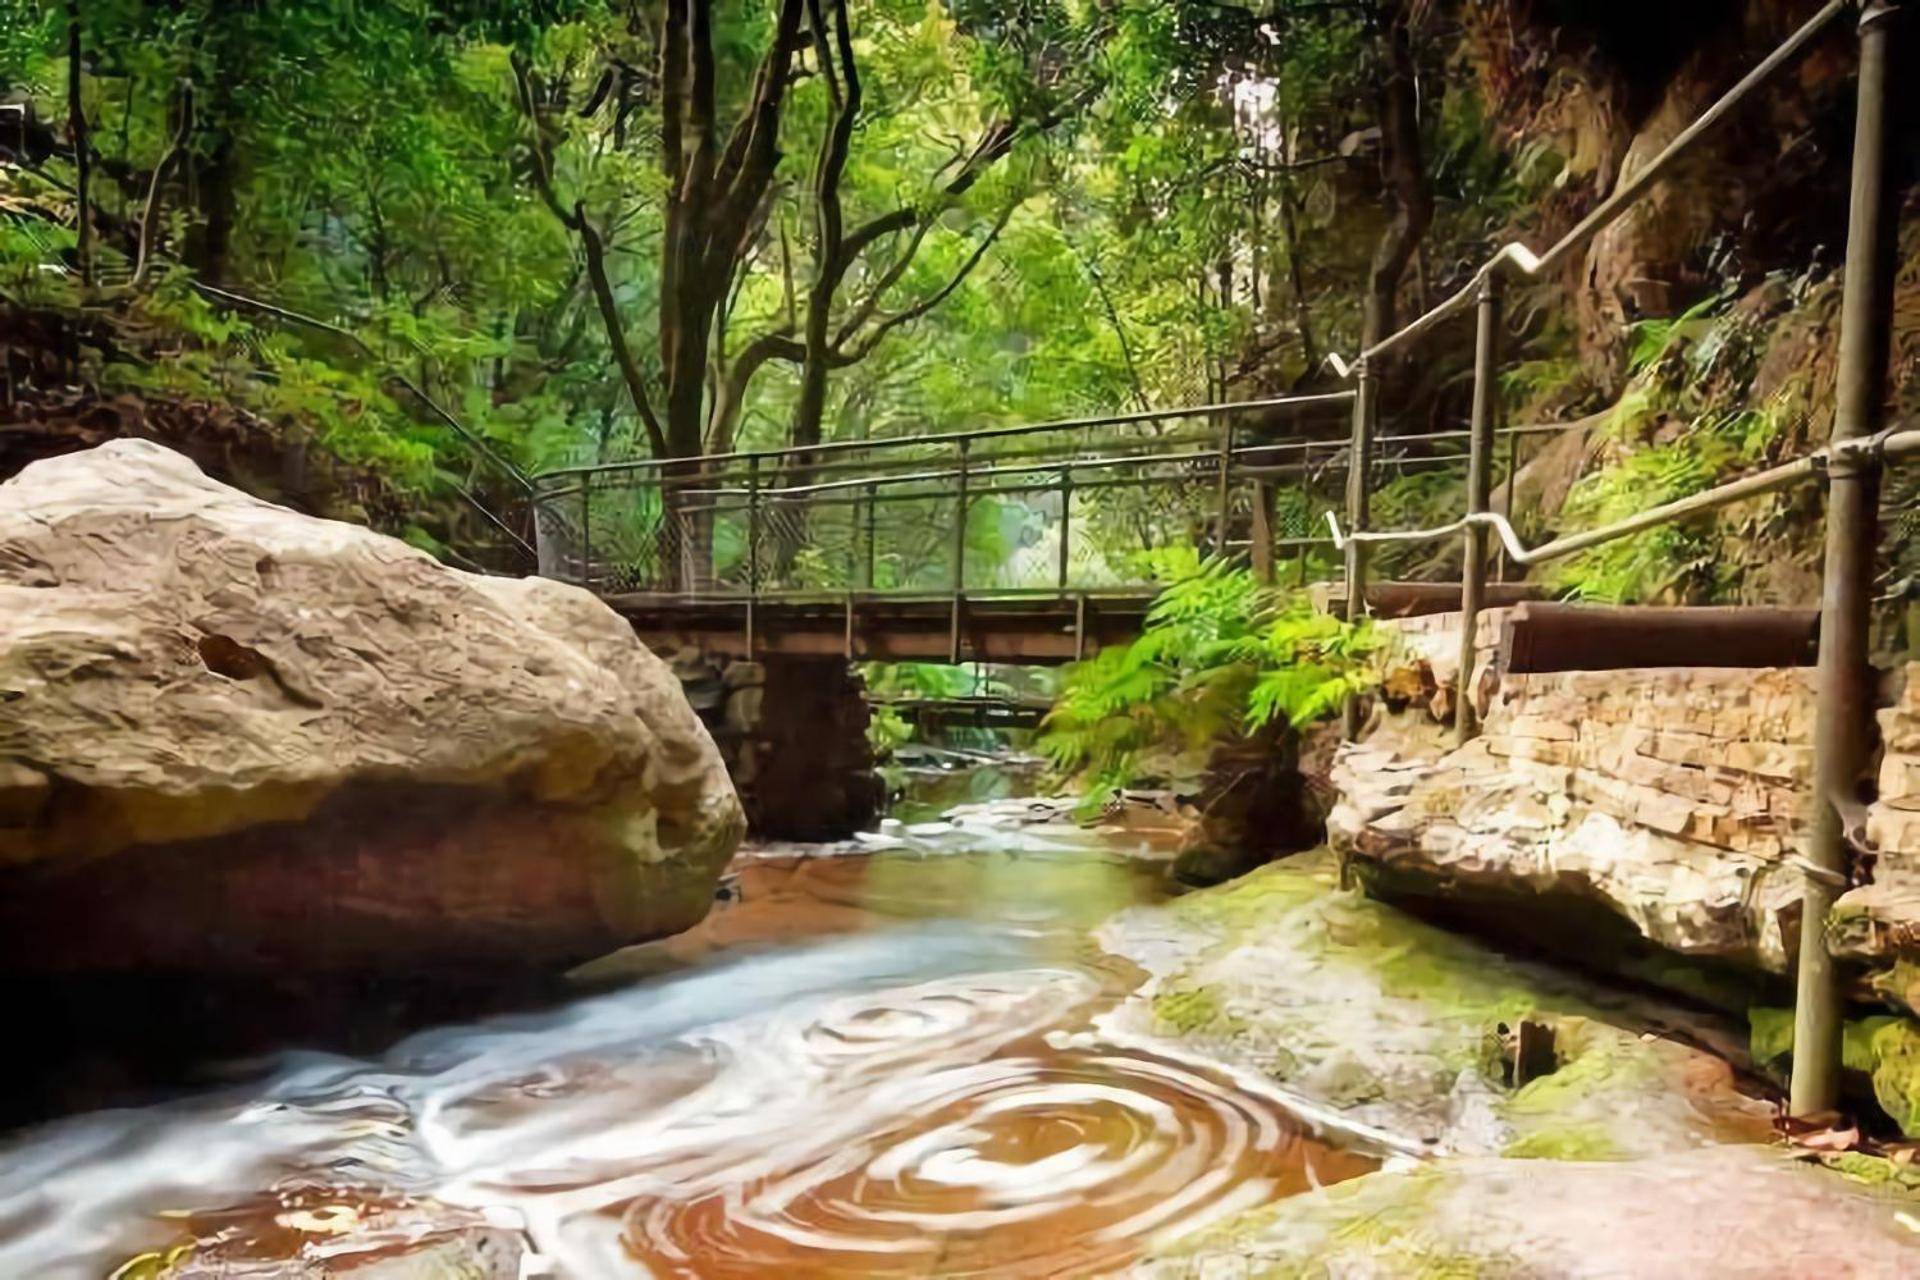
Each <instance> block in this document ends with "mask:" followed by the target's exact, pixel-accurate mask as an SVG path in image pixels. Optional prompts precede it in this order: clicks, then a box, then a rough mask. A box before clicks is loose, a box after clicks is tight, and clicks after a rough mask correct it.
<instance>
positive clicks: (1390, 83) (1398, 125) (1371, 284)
mask: <svg viewBox="0 0 1920 1280" xmlns="http://www.w3.org/2000/svg"><path fill="white" fill-rule="evenodd" d="M1383 17H1384V21H1385V28H1384V30H1383V31H1382V43H1383V45H1384V50H1383V52H1384V54H1385V70H1384V75H1383V77H1382V80H1381V84H1380V94H1379V103H1380V106H1379V110H1380V139H1381V146H1382V149H1383V153H1384V154H1383V157H1382V160H1383V163H1384V165H1385V170H1386V179H1387V185H1388V189H1389V191H1390V193H1391V195H1392V197H1393V205H1394V212H1393V219H1392V221H1390V222H1389V223H1388V224H1387V229H1386V232H1385V233H1384V234H1383V235H1382V236H1381V237H1380V245H1379V248H1378V249H1377V250H1375V252H1374V255H1373V267H1372V270H1371V272H1370V273H1369V275H1368V278H1367V299H1366V316H1365V321H1364V326H1363V332H1362V344H1363V345H1364V346H1368V347H1371V346H1373V345H1374V344H1375V343H1377V342H1379V341H1380V340H1381V339H1382V338H1385V337H1387V336H1388V335H1389V334H1391V333H1392V332H1393V331H1394V330H1395V328H1396V327H1397V326H1398V313H1399V309H1398V302H1397V300H1398V295H1399V292H1400V283H1401V281H1402V280H1403V279H1404V278H1405V276H1406V272H1407V266H1408V264H1409V263H1411V262H1412V261H1413V255H1414V253H1415V251H1416V250H1418V249H1419V247H1420V241H1421V239H1422V238H1423V237H1424V236H1425V235H1426V233H1427V227H1428V226H1429V225H1430V224H1431V223H1432V221H1433V189H1432V187H1431V185H1430V184H1429V182H1428V180H1427V168H1426V162H1425V160H1424V158H1423V157H1422V155H1421V149H1420V100H1419V83H1418V69H1417V68H1416V66H1415V64H1414V59H1413V39H1412V33H1411V32H1410V31H1409V29H1408V21H1409V15H1408V6H1407V0H1392V2H1391V3H1389V4H1387V5H1386V6H1384V8H1383Z"/></svg>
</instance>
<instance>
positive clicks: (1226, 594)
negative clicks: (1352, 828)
mask: <svg viewBox="0 0 1920 1280" xmlns="http://www.w3.org/2000/svg"><path fill="white" fill-rule="evenodd" d="M1155 559H1156V565H1155V567H1156V569H1157V571H1158V573H1159V576H1160V577H1161V578H1162V579H1163V580H1165V582H1166V586H1165V587H1164V588H1163V589H1162V591H1161V593H1160V595H1159V596H1158V597H1157V598H1156V599H1155V601H1154V603H1153V607H1152V609H1151V611H1150V612H1149V613H1148V615H1147V623H1146V627H1145V629H1144V630H1143V632H1142V633H1141V635H1140V637H1139V638H1138V639H1137V640H1135V641H1134V642H1133V643H1131V644H1127V645H1116V646H1114V647H1112V648H1108V649H1103V650H1101V651H1100V653H1098V654H1097V655H1095V656H1094V657H1093V658H1091V659H1089V660H1088V661H1086V662H1083V663H1080V664H1078V665H1076V666H1074V667H1071V668H1069V669H1068V671H1067V675H1066V679H1065V681H1064V684H1063V686H1062V689H1061V693H1060V698H1059V701H1058V702H1057V703H1056V704H1055V706H1054V709H1053V711H1052V712H1051V714H1049V715H1048V717H1047V719H1046V722H1045V724H1044V725H1043V726H1042V733H1041V735H1040V738H1039V740H1038V746H1039V749H1040V750H1041V752H1042V753H1043V754H1044V755H1045V756H1046V757H1047V759H1048V760H1049V761H1050V762H1051V763H1052V764H1053V766H1054V767H1055V768H1056V769H1058V770H1060V771H1061V772H1062V773H1068V774H1074V775H1078V776H1079V777H1081V778H1082V779H1083V781H1084V782H1085V784H1086V785H1085V791H1086V794H1087V796H1088V797H1089V798H1090V799H1092V800H1096V801H1097V800H1101V799H1104V798H1105V797H1107V796H1109V795H1111V794H1112V793H1113V791H1114V789H1115V788H1117V787H1123V786H1126V785H1127V784H1128V783H1129V782H1131V781H1132V780H1133V779H1134V778H1135V777H1137V776H1138V773H1139V768H1138V765H1139V761H1140V757H1141V755H1142V754H1143V753H1145V752H1147V751H1149V750H1153V749H1157V748H1161V747H1164V746H1166V745H1167V744H1168V743H1169V742H1176V743H1177V742H1184V743H1185V744H1186V745H1188V746H1190V747H1200V746H1204V745H1205V744H1206V743H1208V742H1211V741H1213V740H1215V739H1218V738H1222V737H1230V736H1233V735H1241V734H1249V733H1254V732H1257V731H1259V730H1260V729H1262V728H1264V727H1266V726H1269V725H1273V724H1285V725H1287V726H1291V727H1294V728H1300V727H1304V726H1305V725H1307V724H1310V723H1311V722H1313V721H1315V720H1317V719H1320V718H1321V717H1323V716H1326V715H1328V714H1330V713H1332V712H1333V711H1335V710H1337V709H1338V708H1339V707H1340V706H1341V705H1342V704H1343V703H1345V701H1346V700H1347V699H1348V698H1350V697H1353V696H1354V695H1356V694H1358V693H1361V692H1363V691H1365V690H1366V689H1367V688H1369V687H1370V686H1371V684H1372V683H1373V677H1372V674H1371V671H1372V665H1371V664H1370V663H1369V662H1368V661H1367V659H1368V657H1369V655H1370V654H1372V653H1373V652H1374V651H1375V650H1376V649H1377V648H1378V647H1379V645H1380V643H1381V638H1380V636H1379V634H1378V633H1376V632H1375V631H1374V629H1373V628H1372V627H1371V626H1369V625H1367V624H1364V623H1362V624H1360V625H1358V626H1353V625H1349V624H1347V623H1345V622H1342V621H1340V620H1338V619H1336V618H1333V617H1331V616H1329V615H1327V614H1324V613H1319V612H1316V611H1315V610H1314V609H1313V608H1312V607H1311V605H1310V604H1309V603H1308V602H1307V601H1306V600H1305V599H1304V598H1303V597H1302V596H1301V595H1300V594H1299V593H1290V592H1286V591H1282V590H1279V589H1277V588H1274V587H1270V586H1266V585H1264V584H1262V583H1261V582H1259V581H1258V580H1257V579H1256V578H1255V577H1254V576H1253V574H1251V573H1249V572H1248V571H1247V570H1245V569H1241V568H1237V567H1235V566H1234V565H1233V564H1231V563H1229V562H1227V561H1225V560H1221V559H1218V558H1214V559H1207V560H1199V559H1198V558H1196V557H1195V556H1194V555H1193V553H1191V552H1167V553H1162V554H1160V555H1158V556H1157V557H1155Z"/></svg>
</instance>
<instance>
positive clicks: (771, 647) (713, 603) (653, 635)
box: [605, 590, 1153, 666]
mask: <svg viewBox="0 0 1920 1280" xmlns="http://www.w3.org/2000/svg"><path fill="white" fill-rule="evenodd" d="M605 599H606V601H607V603H608V604H609V605H611V606H612V607H613V608H614V609H615V610H616V611H618V612H619V613H620V614H621V616H623V617H625V618H626V619H627V620H628V621H629V622H631V623H632V624H633V627H634V630H635V631H637V632H639V634H640V636H641V638H642V639H644V640H646V641H647V642H648V643H649V644H650V645H653V646H654V647H656V648H660V647H663V646H664V647H672V646H674V645H695V646H697V647H699V648H700V649H702V650H704V651H706V652H708V653H715V654H726V655H731V656H737V657H753V658H761V657H779V656H785V657H834V656H838V657H844V658H848V659H851V660H855V661H867V660H873V661H886V662H894V661H913V662H1005V663H1017V664H1023V665H1034V666H1045V665H1052V664H1058V663H1063V662H1073V661H1075V660H1077V659H1078V658H1081V657H1084V656H1086V655H1088V654H1092V653H1095V652H1098V651H1099V650H1100V649H1101V648H1102V647H1104V646H1106V645H1110V644H1124V643H1126V642H1127V641H1129V640H1131V639H1133V638H1134V637H1135V636H1137V635H1139V634H1140V628H1141V625H1142V623H1143V622H1144V621H1145V618H1146V613H1147V606H1148V605H1149V604H1150V603H1151V602H1152V599H1153V593H1152V592H1151V591H1150V590H1136V591H1114V592H1072V593H1065V594H1061V593H1052V592H1048V593H1020V594H994V595H981V596H965V597H960V598H959V599H957V600H956V598H955V597H954V596H952V595H949V594H934V595H925V596H902V595H869V594H863V593H859V592H855V593H852V594H847V595H837V596H795V597H772V598H769V597H764V596H763V597H761V598H760V599H758V600H753V601H749V600H746V599H744V598H742V599H728V598H725V597H694V598H688V597H685V596H675V595H660V594H629V595H612V596H607V597H605Z"/></svg>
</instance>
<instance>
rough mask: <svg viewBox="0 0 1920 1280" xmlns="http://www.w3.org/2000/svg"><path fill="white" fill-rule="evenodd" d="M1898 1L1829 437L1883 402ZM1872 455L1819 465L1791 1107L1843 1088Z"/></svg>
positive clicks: (1882, 6)
mask: <svg viewBox="0 0 1920 1280" xmlns="http://www.w3.org/2000/svg"><path fill="white" fill-rule="evenodd" d="M1901 8H1902V6H1901V5H1900V4H1899V3H1887V2H1884V0H1868V3H1866V4H1864V5H1863V6H1862V10H1863V11H1862V13H1861V17H1860V85H1859V109H1858V114H1857V115H1856V117H1855V121H1854V140H1853V199H1852V207H1851V211H1850V214H1849V221H1848V232H1847V267H1846V285H1845V295H1844V299H1843V301H1842V304H1841V320H1840V367H1839V377H1838V386H1837V388H1836V390H1837V404H1836V409H1835V414H1834V423H1833V440H1834V441H1835V442H1836V443H1838V442H1841V441H1845V440H1852V439H1857V438H1859V437H1862V436H1869V435H1872V434H1874V433H1875V432H1877V431H1878V430H1879V427H1880V422H1881V419H1882V417H1883V416H1884V414H1885V410H1886V392H1887V366H1888V361H1889V358H1890V348H1891V344H1892V334H1893V320H1892V305H1893V277H1894V242H1895V239H1896V235H1897V223H1896V212H1895V208H1894V203H1893V192H1892V190H1891V189H1890V188H1889V186H1888V184H1887V181H1886V159H1887V149H1888V141H1889V139H1888V135H1887V110H1888V106H1889V103H1890V101H1891V89H1890V85H1889V75H1890V70H1891V64H1892V61H1893V50H1892V44H1893V41H1894V37H1895V34H1896V30H1897V27H1898V25H1899V23H1900V20H1901V18H1902V16H1903V15H1902V12H1901ZM1879 501H1880V460H1879V459H1878V458H1877V457H1863V456H1856V457H1839V458H1835V459H1834V460H1833V461H1832V463H1831V464H1830V466H1829V470H1828V486H1827V555H1826V572H1825V578H1824V583H1823V588H1822V597H1821V606H1820V665H1819V673H1818V681H1817V684H1816V689H1817V691H1818V704H1817V712H1816V716H1815V721H1814V813H1813V824H1812V829H1811V831H1810V832H1809V835H1808V839H1807V860H1808V863H1809V866H1808V868H1807V874H1806V877H1805V891H1804V894H1803V897H1802V899H1801V902H1802V907H1801V916H1800V963H1799V974H1798V983H1797V990H1796V993H1795V1000H1794V1019H1793V1024H1794V1025H1793V1031H1794V1040H1793V1087H1792V1092H1791V1096H1790V1098H1789V1101H1788V1106H1789V1108H1790V1110H1791V1111H1792V1113H1793V1114H1795V1115H1802V1116H1804V1115H1812V1114H1815V1113H1817V1112H1821V1111H1827V1110H1831V1109H1832V1108H1833V1107H1834V1105H1835V1104H1836V1103H1837V1102H1838V1101H1839V1097H1840V1042H1841V1018H1842V1014H1843V1011H1844V1006H1845V996H1844V993H1843V991H1842V989H1841V983H1840V979H1839V974H1838V973H1837V971H1836V969H1835V966H1834V962H1833V956H1832V955H1831V953H1829V952H1828V950H1827V939H1826V923H1827V916H1828V914H1829V913H1830V912H1831V911H1832V909H1833V903H1834V900H1835V899H1836V898H1837V897H1838V896H1839V894H1840V893H1841V891H1842V890H1843V889H1844V888H1845V886H1846V884H1847V863H1848V856H1847V849H1848V840H1847V831H1846V821H1845V817H1844V814H1843V810H1842V808H1841V806H1842V805H1847V806H1849V807H1850V806H1851V804H1852V802H1854V801H1855V800H1856V799H1857V798H1858V795H1859V788H1860V786H1861V783H1862V779H1863V778H1864V776H1865V774H1866V771H1867V766H1868V756H1869V751H1870V744H1871V742H1872V741H1873V738H1872V731H1873V721H1872V716H1873V679H1872V676H1873V672H1872V668H1871V666H1870V665H1869V663H1868V657H1867V650H1868V621H1869V607H1870V597H1871V591H1872V580H1873V558H1874V544H1875V534H1876V527H1875V526H1876V521H1877V517H1878V508H1879Z"/></svg>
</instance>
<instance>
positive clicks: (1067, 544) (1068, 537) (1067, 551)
mask: <svg viewBox="0 0 1920 1280" xmlns="http://www.w3.org/2000/svg"><path fill="white" fill-rule="evenodd" d="M1072 555H1073V468H1072V467H1062V468H1060V563H1059V565H1058V566H1056V569H1055V575H1054V590H1056V591H1058V592H1059V593H1060V594H1061V595H1065V594H1067V572H1068V569H1069V567H1070V566H1071V564H1072V559H1071V557H1072Z"/></svg>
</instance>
